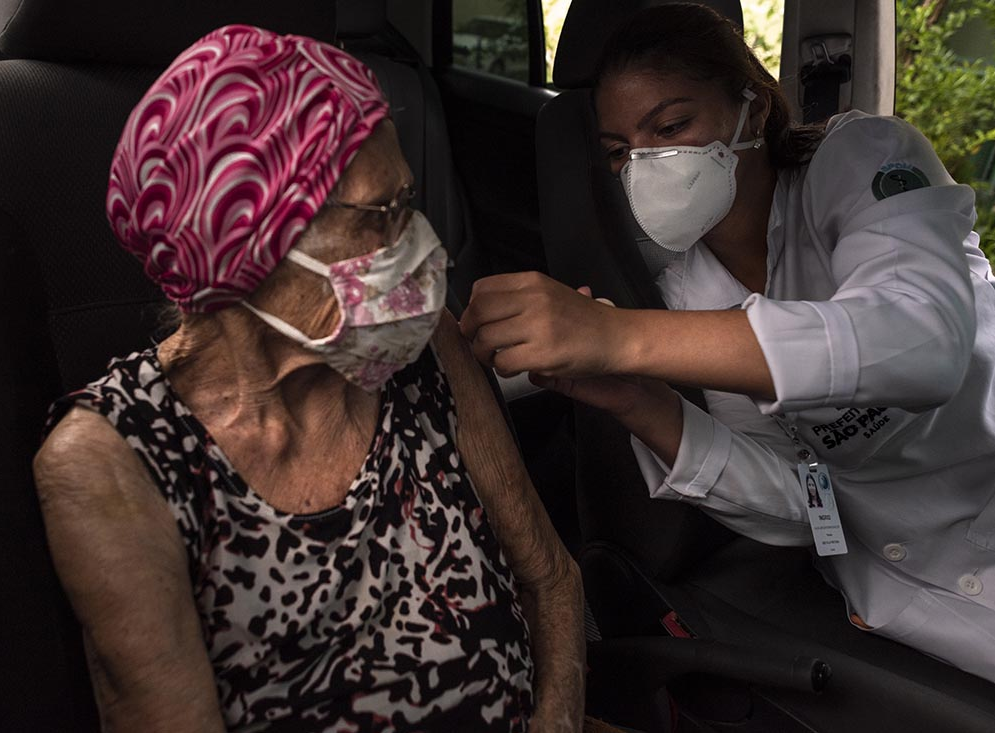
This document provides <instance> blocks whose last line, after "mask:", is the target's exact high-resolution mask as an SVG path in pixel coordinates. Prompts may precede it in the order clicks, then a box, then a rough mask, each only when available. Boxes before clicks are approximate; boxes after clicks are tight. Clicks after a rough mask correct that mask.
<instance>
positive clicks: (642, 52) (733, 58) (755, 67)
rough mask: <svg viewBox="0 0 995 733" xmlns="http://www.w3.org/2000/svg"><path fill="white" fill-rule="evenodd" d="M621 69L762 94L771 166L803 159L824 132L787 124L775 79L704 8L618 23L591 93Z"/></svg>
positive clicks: (665, 10)
mask: <svg viewBox="0 0 995 733" xmlns="http://www.w3.org/2000/svg"><path fill="white" fill-rule="evenodd" d="M626 71H649V72H657V73H660V74H672V73H678V74H683V75H685V76H687V77H690V78H692V79H703V80H705V79H707V80H711V81H718V82H720V83H721V84H722V85H723V86H724V88H725V90H726V91H727V92H728V94H729V96H730V97H731V98H732V99H733V100H735V101H737V102H738V101H740V100H742V91H743V89H744V87H749V88H750V89H752V90H753V91H754V92H756V93H757V94H758V95H759V94H762V93H766V94H767V95H768V96H769V97H770V112H769V114H768V116H767V123H766V125H765V127H764V130H763V136H764V140H765V142H766V143H767V146H768V147H767V149H768V154H769V155H770V158H771V162H772V163H773V165H774V167H775V168H787V167H790V166H795V165H798V164H800V163H803V162H805V161H806V160H808V159H809V158H810V157H811V156H812V153H813V152H814V151H815V148H816V147H817V146H818V144H819V141H820V140H821V139H822V137H823V134H824V129H825V126H824V125H796V124H793V123H792V122H791V117H790V114H789V111H788V102H787V99H785V97H784V93H783V92H782V91H781V88H780V86H779V85H778V83H777V80H776V79H775V78H774V77H773V76H771V75H770V72H769V71H767V69H765V68H764V66H763V64H762V63H760V61H759V59H757V57H756V56H755V55H754V53H753V51H751V50H750V47H749V46H747V45H746V42H745V41H744V40H743V36H742V34H741V33H740V31H739V29H738V28H737V27H736V26H735V25H733V23H732V22H730V21H729V20H728V19H726V18H724V17H722V16H721V15H719V14H718V13H716V12H715V11H714V10H712V9H711V8H708V7H705V6H704V5H697V4H694V3H667V4H665V5H659V6H656V7H652V8H645V9H643V10H640V11H638V12H636V13H634V14H633V15H632V16H631V17H629V18H628V19H626V20H625V21H623V22H622V24H621V25H620V26H619V27H618V28H616V29H615V30H614V31H613V32H612V34H611V36H610V37H609V39H608V41H607V42H606V43H605V46H604V49H603V50H602V53H601V59H600V61H599V62H598V66H597V70H596V72H595V82H594V89H595V91H597V89H598V86H599V85H600V84H601V83H602V81H603V80H604V79H606V78H607V77H610V76H614V75H616V74H619V73H622V72H626Z"/></svg>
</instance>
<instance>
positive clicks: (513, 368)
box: [460, 272, 626, 378]
mask: <svg viewBox="0 0 995 733" xmlns="http://www.w3.org/2000/svg"><path fill="white" fill-rule="evenodd" d="M460 331H462V333H463V335H464V336H465V337H466V338H468V339H469V340H470V342H471V345H472V349H473V353H474V356H476V358H477V359H478V360H479V361H480V362H481V363H483V364H486V365H487V366H491V367H494V369H495V370H496V371H497V372H498V374H500V375H502V376H511V375H514V374H518V373H520V372H535V373H537V374H539V375H540V377H555V378H564V377H566V378H582V377H594V376H602V375H605V374H611V373H612V371H613V364H614V358H615V356H616V355H617V354H618V353H619V350H620V349H622V348H624V347H625V346H626V344H625V343H624V339H623V338H622V336H621V333H620V329H619V328H618V311H616V310H615V309H614V308H613V307H612V306H611V305H608V304H606V303H604V302H599V301H596V300H593V299H592V298H591V291H590V289H589V288H586V287H585V288H581V289H580V290H579V291H577V290H573V289H571V288H569V287H567V286H566V285H563V284H562V283H559V282H557V281H555V280H553V279H551V278H549V277H546V276H545V275H542V274H540V273H537V272H522V273H513V274H509V275H494V276H493V277H486V278H483V279H482V280H478V281H477V282H476V283H475V284H474V286H473V293H472V295H471V296H470V304H469V305H468V306H467V309H466V312H465V313H464V314H463V318H462V320H461V321H460Z"/></svg>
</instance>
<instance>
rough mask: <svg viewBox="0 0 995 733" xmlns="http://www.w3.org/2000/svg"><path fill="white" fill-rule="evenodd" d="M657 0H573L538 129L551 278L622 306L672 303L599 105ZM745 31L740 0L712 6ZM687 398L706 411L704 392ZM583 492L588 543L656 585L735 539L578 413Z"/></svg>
mask: <svg viewBox="0 0 995 733" xmlns="http://www.w3.org/2000/svg"><path fill="white" fill-rule="evenodd" d="M660 4H662V2H661V0H621V1H620V2H613V3H603V2H599V1H598V0H573V2H572V3H571V5H570V10H569V11H568V13H567V17H566V19H565V21H564V23H563V30H562V34H561V36H560V43H559V46H558V48H557V52H556V62H555V66H554V68H553V83H554V84H555V85H556V86H557V87H559V88H561V89H562V90H563V91H562V92H561V93H560V94H559V95H558V96H556V97H555V98H554V99H552V100H550V101H549V102H548V103H547V104H546V105H545V106H544V107H543V108H542V110H541V112H540V114H539V117H538V119H537V122H536V149H537V166H538V179H539V211H540V221H541V225H542V237H543V245H544V247H545V250H546V261H547V263H548V265H549V273H550V275H552V276H553V277H555V278H557V279H558V280H561V281H562V282H564V283H566V284H568V285H570V286H572V287H579V286H581V285H590V286H591V289H592V291H593V292H594V295H595V296H597V297H605V298H609V299H610V300H612V301H613V302H614V303H615V304H616V305H618V306H619V307H624V308H663V307H665V305H664V303H663V301H662V299H661V297H660V295H659V292H658V291H657V289H656V287H655V285H654V283H653V277H654V274H656V273H654V272H651V270H650V267H649V266H648V265H647V259H645V258H644V257H643V254H642V253H641V248H644V249H645V250H646V252H647V253H648V254H650V255H652V256H655V257H658V258H660V259H658V260H657V262H653V261H652V260H650V262H651V264H662V262H663V260H662V257H663V251H662V249H661V248H659V247H657V246H656V245H655V244H652V243H651V242H649V240H648V239H647V238H646V236H645V234H643V232H642V231H641V230H640V229H639V226H638V224H636V222H635V219H634V218H633V216H632V213H631V211H630V209H629V205H628V202H627V201H626V198H625V194H624V192H623V190H622V186H621V185H620V184H619V182H618V180H617V179H615V178H613V177H612V176H611V174H610V172H609V170H608V167H607V164H606V161H605V158H604V154H603V153H602V152H601V148H600V145H599V143H598V139H597V127H596V125H597V122H596V120H595V118H594V107H593V104H592V102H591V89H590V88H591V84H592V83H593V77H594V71H595V68H594V67H595V64H596V63H597V59H598V55H599V51H600V49H601V47H602V46H603V45H604V42H605V40H607V38H608V36H609V35H610V33H611V31H612V30H613V29H614V28H615V27H616V26H617V24H618V23H619V22H620V21H621V20H623V19H624V18H625V17H627V16H628V15H629V14H631V13H633V12H635V11H637V10H639V9H641V8H644V7H650V6H654V5H660ZM710 4H711V5H712V6H713V7H715V8H716V9H717V10H719V11H720V12H722V13H724V14H725V15H726V16H727V17H730V18H731V19H732V20H733V21H734V22H736V23H737V24H739V25H740V26H742V10H741V9H740V6H739V1H738V0H716V2H712V3H710ZM686 396H687V397H688V398H689V399H691V400H692V401H694V402H697V403H698V404H701V395H700V394H699V393H697V392H687V393H686ZM576 432H577V454H578V465H577V494H578V510H579V515H580V521H581V534H582V537H583V540H584V542H596V541H599V540H607V541H611V542H615V543H618V544H620V545H621V546H622V547H623V548H624V549H625V550H626V551H627V552H629V553H630V554H631V555H632V556H633V557H634V558H635V559H636V560H637V562H639V564H640V565H641V567H642V568H643V570H644V572H646V573H647V574H648V575H649V576H651V577H658V578H660V579H663V580H670V579H673V578H675V577H677V576H678V575H679V574H680V573H681V572H683V571H684V570H685V569H686V568H687V566H688V564H689V563H690V562H691V561H692V560H693V559H696V558H700V557H701V555H702V554H703V553H707V552H709V551H710V550H711V549H713V548H715V547H717V546H719V545H721V544H723V543H724V542H726V541H727V540H728V539H729V537H730V533H729V532H728V531H726V530H724V529H723V528H721V527H720V526H719V525H718V524H717V523H715V522H713V521H712V520H711V519H709V518H708V517H706V516H705V515H704V514H703V513H701V512H699V511H698V510H696V509H693V508H691V507H689V506H687V505H685V504H679V503H675V502H661V501H657V500H653V499H650V497H649V496H648V494H647V492H646V489H645V486H644V484H643V480H642V477H641V475H640V473H639V470H638V468H637V466H636V463H635V458H634V457H633V455H632V451H631V449H630V447H629V436H628V433H627V432H626V431H625V430H623V429H622V428H621V427H620V426H619V425H618V424H617V423H615V422H614V421H613V420H611V419H609V418H607V417H605V416H604V415H603V414H602V413H600V412H599V411H597V410H591V409H587V408H584V407H578V408H577V410H576Z"/></svg>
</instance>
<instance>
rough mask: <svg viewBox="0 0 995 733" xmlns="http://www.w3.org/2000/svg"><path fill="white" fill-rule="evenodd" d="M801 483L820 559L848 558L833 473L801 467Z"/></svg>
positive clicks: (806, 465)
mask: <svg viewBox="0 0 995 733" xmlns="http://www.w3.org/2000/svg"><path fill="white" fill-rule="evenodd" d="M798 480H799V481H801V486H802V496H803V497H804V499H805V503H806V504H807V505H808V522H809V524H811V525H812V538H813V539H814V540H815V551H816V553H818V554H819V555H820V556H825V555H845V554H846V538H844V537H843V524H842V523H841V522H840V513H839V510H838V509H837V508H836V497H835V496H833V483H832V481H830V480H829V469H828V468H827V467H826V466H825V464H822V463H799V464H798Z"/></svg>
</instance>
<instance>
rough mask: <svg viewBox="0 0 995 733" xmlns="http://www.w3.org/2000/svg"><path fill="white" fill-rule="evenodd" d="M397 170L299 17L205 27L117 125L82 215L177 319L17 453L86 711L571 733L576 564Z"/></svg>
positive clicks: (301, 724)
mask: <svg viewBox="0 0 995 733" xmlns="http://www.w3.org/2000/svg"><path fill="white" fill-rule="evenodd" d="M411 183H412V176H411V172H410V170H409V169H408V166H407V165H406V163H405V161H404V159H403V157H402V155H401V153H400V150H399V147H398V143H397V138H396V133H395V131H394V127H393V124H392V123H391V121H390V119H389V118H388V109H387V105H386V102H385V101H384V98H383V96H382V93H381V91H380V89H379V88H378V86H377V84H376V82H375V80H374V78H373V76H372V74H371V73H370V71H369V70H368V69H366V68H365V67H364V66H363V65H362V64H360V63H359V62H358V61H356V60H355V59H353V58H352V57H350V56H348V55H347V54H345V53H343V52H341V51H339V50H337V49H335V48H332V47H330V46H327V45H325V44H322V43H318V42H316V41H314V40H311V39H307V38H301V37H295V36H282V37H281V36H277V35H275V34H273V33H270V32H268V31H264V30H260V29H257V28H249V27H244V26H231V27H227V28H222V29H220V30H218V31H216V32H214V33H212V34H210V35H208V36H206V37H205V38H204V39H202V40H201V41H199V42H198V43H196V44H195V45H194V46H192V47H191V48H190V49H188V50H187V51H186V52H184V53H183V54H182V55H181V56H180V57H179V58H178V59H177V60H176V61H175V62H174V63H173V64H172V66H170V68H169V69H168V70H167V71H166V72H165V73H164V74H163V76H162V77H160V78H159V79H158V80H157V81H156V82H155V84H154V85H153V87H152V89H150V90H149V92H148V93H147V94H146V95H145V97H144V98H143V99H142V101H141V102H140V103H139V104H138V106H137V107H136V109H135V110H134V112H133V113H132V115H131V117H130V118H129V120H128V123H127V126H126V128H125V130H124V133H123V135H122V138H121V141H120V143H119V145H118V148H117V151H116V154H115V156H114V161H113V165H112V169H111V176H110V190H109V193H108V197H107V208H108V215H109V218H110V221H111V224H112V226H113V228H114V231H115V233H116V234H117V236H118V237H119V238H120V240H121V241H122V243H123V244H124V246H125V248H127V249H128V250H129V251H131V252H133V253H134V254H135V255H137V256H138V257H139V258H140V259H141V260H142V262H143V264H144V267H145V271H146V273H147V274H148V275H149V276H150V277H151V278H153V279H154V280H155V281H156V282H157V283H158V284H159V285H160V286H161V287H162V289H163V291H164V292H165V294H166V295H167V296H168V297H169V298H170V299H171V300H172V301H174V302H175V303H176V305H177V306H178V307H179V309H180V311H181V313H182V318H181V324H180V326H179V329H178V330H177V331H176V332H175V333H174V334H173V335H172V336H170V337H169V338H168V339H166V340H165V341H163V342H162V343H161V344H159V345H158V346H157V347H156V348H153V349H149V350H148V351H145V352H143V353H136V354H132V355H131V356H128V357H126V358H124V359H120V360H116V361H114V362H112V363H111V365H110V367H109V371H108V373H107V375H106V376H104V377H103V378H102V379H100V380H99V381H97V382H94V383H92V384H90V385H89V386H87V387H85V388H84V389H82V390H80V391H78V392H75V393H73V394H71V395H69V396H68V397H65V398H63V399H62V400H60V401H59V402H58V403H56V405H55V406H54V407H53V411H52V418H51V421H50V434H49V435H48V437H47V440H46V441H45V444H44V445H43V447H42V449H41V451H40V453H39V454H38V457H37V459H36V462H35V472H36V477H37V483H38V489H39V492H40V496H41V500H42V505H43V508H44V514H45V521H46V527H47V532H48V536H49V542H50V545H51V550H52V554H53V557H54V560H55V564H56V568H57V570H58V573H59V576H60V578H61V579H62V582H63V584H64V585H65V588H66V590H67V592H68V594H69V597H70V600H71V601H72V603H73V606H74V608H75V610H76V613H77V615H78V617H79V619H80V622H81V624H82V626H83V633H84V639H85V642H86V646H87V649H88V657H89V663H90V668H91V671H92V675H93V680H94V685H95V689H96V696H97V702H98V705H99V708H100V711H101V717H102V720H103V724H104V727H105V729H106V730H123V731H134V730H142V731H158V730H162V731H189V732H193V731H221V730H224V729H226V728H227V729H228V730H238V731H257V730H281V731H282V730H293V731H395V730H396V731H401V730H405V731H406V730H419V731H474V732H475V733H476V732H478V731H525V730H529V731H538V730H556V731H560V730H562V731H572V730H576V729H578V728H579V727H580V718H581V700H582V697H583V671H582V664H581V661H582V655H583V638H582V635H581V631H580V629H581V624H580V620H579V618H580V614H581V604H582V601H581V596H580V588H579V581H578V574H577V571H576V566H575V565H574V564H573V562H572V560H571V559H570V557H569V556H568V555H567V553H566V552H565V550H564V548H563V546H562V545H561V544H560V542H559V541H558V539H557V537H556V535H555V533H554V531H553V529H552V527H551V525H550V523H549V520H548V518H547V516H546V515H545V513H544V511H543V508H542V506H541V504H540V502H539V500H538V499H537V497H536V494H535V491H534V489H533V488H532V487H531V485H530V483H529V479H528V476H527V474H526V472H525V470H524V468H523V466H522V464H521V462H520V459H519V457H518V455H517V453H516V450H515V446H514V443H513V441H512V439H511V437H510V436H509V433H508V431H507V429H506V426H505V425H504V423H503V420H502V416H501V413H500V411H499V409H498V407H497V404H496V402H495V400H494V398H493V395H492V394H491V393H490V390H489V387H488V385H487V382H486V379H485V378H484V376H483V375H482V373H481V372H480V371H479V369H478V368H477V367H476V365H475V363H474V362H473V361H472V359H471V357H470V353H469V350H468V348H467V347H466V346H465V344H464V343H463V341H462V340H461V338H460V337H459V334H458V330H457V328H456V324H455V322H454V320H453V318H452V317H451V316H450V315H449V314H448V313H446V312H445V311H444V309H443V300H444V295H445V262H446V256H445V253H444V250H443V249H442V248H441V246H440V244H439V241H438V239H437V238H436V236H435V234H434V232H433V231H432V228H431V226H430V225H429V224H428V223H427V221H426V220H425V219H424V217H423V216H422V215H421V214H420V213H418V212H412V211H411V210H410V209H409V208H408V206H407V204H408V203H409V201H410V198H411V195H412V191H411ZM440 314H441V315H440Z"/></svg>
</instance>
